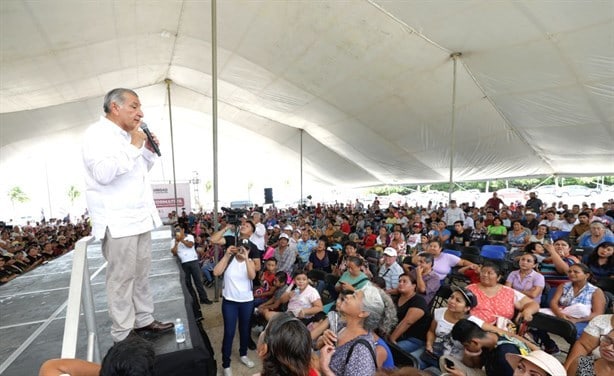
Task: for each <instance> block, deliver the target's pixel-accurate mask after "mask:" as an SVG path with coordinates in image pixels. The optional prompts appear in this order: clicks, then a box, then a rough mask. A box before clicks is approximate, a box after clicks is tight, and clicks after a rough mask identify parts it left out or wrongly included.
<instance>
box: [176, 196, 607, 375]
mask: <svg viewBox="0 0 614 376" xmlns="http://www.w3.org/2000/svg"><path fill="white" fill-rule="evenodd" d="M227 217H228V216H227V215H222V216H221V217H220V219H219V221H220V225H219V226H220V227H219V228H218V229H216V230H218V231H219V230H220V229H222V230H224V236H225V237H226V239H227V240H226V243H227V244H231V242H234V240H233V237H234V236H235V231H236V230H235V226H234V225H233V224H232V223H231V224H228V223H227V222H226V219H227ZM613 217H614V202H613V200H610V201H608V202H604V203H602V206H600V207H597V206H596V205H591V206H589V205H587V204H583V205H572V206H569V205H566V204H564V203H562V202H561V203H558V204H557V203H552V205H546V204H544V203H542V202H541V201H539V199H537V197H536V195H535V194H533V193H532V194H531V198H530V199H529V200H528V201H527V202H526V203H525V205H522V204H521V203H518V202H517V203H511V204H510V205H506V203H505V202H503V201H502V200H500V199H498V198H497V197H496V196H495V195H493V197H492V198H491V199H489V200H488V202H487V204H486V205H485V206H484V207H473V206H471V205H469V204H467V203H463V204H461V205H457V203H456V202H454V201H450V202H449V203H448V204H447V205H441V204H440V205H438V206H432V205H429V206H428V207H426V208H424V207H409V206H407V205H396V206H395V205H393V204H391V205H389V206H388V207H386V208H383V207H380V205H379V201H378V200H377V199H376V200H375V201H374V202H373V204H372V205H370V206H366V207H365V205H363V204H362V203H360V202H359V201H358V200H357V201H356V202H355V203H351V204H348V205H343V204H335V205H322V204H317V205H315V206H310V207H307V206H304V207H302V208H291V209H287V210H279V209H276V208H269V209H268V210H263V208H260V207H255V208H249V209H248V210H245V212H244V213H243V216H242V217H241V218H239V219H238V221H239V222H240V223H245V222H246V221H247V222H251V223H254V224H255V225H256V224H262V225H263V227H264V234H263V239H262V240H260V241H262V242H263V244H265V246H264V249H263V250H261V254H260V256H261V259H262V263H263V265H266V269H265V268H263V270H262V271H261V272H259V273H258V276H257V277H256V278H255V279H254V281H253V286H254V287H253V296H254V299H255V301H257V302H258V303H257V304H255V306H256V308H255V309H254V314H253V315H252V320H251V325H252V328H253V329H254V330H256V331H258V328H261V327H264V326H266V323H267V320H269V319H273V318H274V317H276V314H275V313H276V312H286V315H289V316H290V317H296V318H297V319H298V322H302V324H303V325H305V327H306V328H307V330H308V331H309V333H310V337H311V339H312V341H313V354H314V356H319V359H320V361H319V363H317V364H314V365H313V367H312V368H311V370H312V371H313V370H318V372H320V373H321V374H334V375H345V374H348V375H349V374H352V375H372V374H374V369H378V370H381V371H382V372H383V371H384V370H385V369H386V368H394V366H395V365H396V366H398V367H400V366H402V365H407V364H410V363H412V362H413V365H414V366H415V367H417V368H419V369H422V371H418V372H429V373H428V374H435V375H437V374H446V373H447V374H453V375H456V374H467V375H468V374H482V375H483V374H486V375H495V374H496V375H497V376H499V375H512V374H514V372H516V373H517V372H519V371H518V370H517V369H514V368H513V366H514V364H511V363H508V362H507V361H506V354H509V353H512V354H518V355H519V356H526V355H527V354H528V353H530V352H531V351H535V350H538V349H540V348H541V349H542V350H545V351H546V352H549V353H551V354H555V353H557V352H558V351H559V349H558V347H557V346H556V344H554V343H553V342H552V341H551V340H550V338H549V337H548V334H547V333H546V332H542V331H540V330H526V331H523V330H522V329H521V327H522V323H523V322H525V323H526V322H530V321H532V319H533V317H534V315H536V314H541V315H548V314H551V315H553V316H556V317H558V318H562V319H565V320H568V321H570V322H571V323H573V324H575V325H576V326H577V330H578V336H579V337H580V338H584V337H585V335H584V333H583V329H584V327H585V326H587V325H588V324H589V323H590V321H591V320H596V319H598V318H601V317H602V316H603V315H604V314H605V312H606V311H607V312H610V311H611V309H612V301H613V295H612V282H614V257H613V253H614V243H613V240H614V235H613V233H612V231H613V230H614V219H613ZM174 219H175V220H177V221H178V222H179V223H182V224H183V225H184V226H185V228H186V229H189V231H191V232H192V233H194V234H195V239H196V242H197V246H198V247H199V249H200V250H201V265H202V270H203V275H204V277H205V284H206V285H211V284H212V283H213V277H212V276H211V273H210V270H211V268H212V267H213V265H214V262H215V257H214V255H215V253H216V252H218V255H219V254H221V255H223V254H224V253H223V249H220V247H219V246H217V245H214V244H212V242H211V241H210V237H211V235H212V234H213V233H214V232H215V231H214V229H213V224H212V215H211V213H201V214H196V213H190V214H186V213H182V214H181V215H180V216H179V217H178V218H174ZM237 225H239V223H237ZM255 225H254V226H255ZM250 241H252V242H253V243H257V241H258V239H256V236H255V235H252V236H251V237H250ZM213 243H215V242H213ZM489 247H490V249H489V251H488V252H486V251H485V249H486V248H489ZM493 247H494V248H496V250H497V252H500V253H499V254H498V255H494V254H493V253H492V249H493ZM485 252H486V253H485ZM267 260H271V262H267ZM293 276H294V277H297V279H296V280H295V279H294V278H293ZM306 280H307V283H308V284H309V285H311V289H309V286H306V285H305V283H306ZM450 287H452V288H454V289H455V290H454V291H458V293H452V294H450ZM372 288H377V289H379V291H380V292H381V294H383V295H384V296H386V297H388V298H390V300H391V302H392V304H390V305H387V304H386V299H382V298H381V297H380V296H379V295H378V294H374V293H373V292H371V289H372ZM306 291H309V293H308V294H307V293H306ZM446 291H447V294H446ZM303 296H305V297H306V298H304V299H303ZM307 296H308V298H307ZM553 297H554V299H552V298H553ZM574 297H579V298H577V299H575V300H574ZM259 304H263V305H262V306H261V309H259V308H258V307H257V306H258V305H259ZM570 306H571V308H569V307H570ZM446 307H447V308H446ZM382 309H383V310H384V311H392V312H394V313H395V316H396V317H392V318H390V317H388V316H386V315H383V314H382ZM568 311H569V312H579V314H577V315H575V316H573V315H567V314H565V313H563V312H568ZM368 317H370V319H368ZM392 319H394V320H392ZM466 319H469V320H468V322H469V323H467V324H466V323H465V320H466ZM373 320H375V321H373ZM601 320H602V321H603V319H601ZM391 322H392V323H394V324H393V325H391ZM458 323H461V326H462V327H461V328H460V329H458V330H456V332H455V331H454V327H455V326H456V325H457V324H458ZM463 325H464V326H463ZM589 327H590V326H589ZM475 328H477V329H475ZM593 332H594V330H593V331H592V333H593ZM454 333H462V335H460V334H457V335H456V337H458V338H459V339H456V338H455V334H454ZM607 333H608V332H607V331H604V332H603V333H602V334H601V335H607ZM520 334H523V336H520ZM471 336H475V337H474V338H473V337H471ZM597 337H598V336H597ZM604 341H606V342H607V339H606V340H604ZM597 342H598V340H597ZM578 343H579V344H583V346H584V347H583V349H584V350H583V351H580V350H575V349H574V350H573V351H572V352H571V355H570V357H571V356H573V357H579V356H588V355H587V354H589V353H590V351H592V350H594V349H595V348H597V347H598V346H597V344H596V341H595V340H594V339H590V340H586V341H578ZM587 344H588V345H587ZM250 345H251V346H250V348H256V344H255V342H254V341H253V340H250ZM587 347H592V348H590V349H587ZM589 350H590V351H589ZM478 353H479V354H482V355H479V354H478ZM243 354H244V353H243V351H241V355H242V356H244V355H243ZM476 354H478V355H476ZM539 354H540V356H544V355H541V354H545V353H544V352H543V351H541V352H540V353H539ZM608 354H610V353H609V352H608ZM545 356H549V355H547V354H546V355H545ZM404 359H405V360H404ZM407 359H410V360H411V361H410V363H407ZM445 359H448V360H450V362H451V364H452V365H453V366H454V365H455V366H456V368H454V369H452V368H448V366H447V364H446V362H444V360H445ZM553 359H554V358H553ZM244 364H249V363H247V362H244ZM527 364H528V363H527ZM576 364H577V362H574V360H573V359H570V358H567V362H566V363H565V366H566V368H568V369H569V367H571V366H575V365H576ZM582 364H584V363H582ZM597 364H598V365H600V364H601V365H602V363H597ZM225 371H226V369H225ZM225 373H226V372H225ZM416 374H419V373H416Z"/></svg>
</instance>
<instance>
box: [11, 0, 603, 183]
mask: <svg viewBox="0 0 614 376" xmlns="http://www.w3.org/2000/svg"><path fill="white" fill-rule="evenodd" d="M210 8H211V4H210V1H188V0H185V1H153V0H152V1H140V0H133V1H76V0H75V1H72V0H56V1H28V0H4V1H2V2H0V11H1V14H0V16H1V18H0V25H1V26H0V28H1V29H0V38H1V44H0V53H1V59H2V60H1V61H2V63H1V67H0V78H1V82H0V83H1V87H0V148H1V149H0V165H1V164H3V163H11V161H15V160H16V159H14V158H16V156H18V155H20V153H22V152H23V150H25V148H27V146H28V145H31V143H32V142H33V141H34V140H38V141H41V140H50V139H52V138H51V137H52V136H55V135H58V134H62V135H66V136H68V137H70V136H74V137H76V136H77V135H80V134H81V133H82V132H83V130H84V129H85V127H86V126H87V125H88V124H90V123H91V122H93V121H95V120H96V119H97V118H98V117H99V116H100V115H101V113H102V96H103V95H104V94H105V93H106V92H107V91H108V90H110V89H112V88H114V87H129V88H133V89H135V90H136V91H137V92H138V93H139V95H140V96H141V101H142V103H143V104H144V105H145V106H146V120H147V122H148V123H149V124H150V128H152V129H153V130H154V131H155V132H156V133H158V134H160V135H161V137H160V138H161V140H162V145H161V149H162V151H163V153H164V158H170V153H169V152H168V151H169V150H170V137H169V134H168V109H167V108H166V106H167V103H168V100H167V91H166V84H165V82H164V80H165V79H167V78H168V79H170V80H172V84H171V86H170V87H171V93H172V107H173V113H174V114H176V116H178V118H175V117H174V119H173V123H174V126H175V130H174V132H175V135H174V137H175V144H176V146H177V148H178V151H177V153H178V156H177V159H178V161H179V162H180V163H179V164H180V165H183V166H185V170H186V171H192V170H195V169H196V167H195V166H193V165H192V164H193V163H194V161H195V160H196V159H197V155H195V151H197V150H198V153H199V154H198V160H200V162H199V163H200V164H201V167H203V166H204V167H203V168H205V169H207V170H210V168H211V162H210V161H211V158H210V154H211V152H210V149H211V120H210V116H208V114H210V111H211V57H210V56H211V32H210V30H211V17H210ZM217 22H218V72H219V81H218V82H219V111H220V112H219V117H220V119H221V120H223V121H225V122H222V123H221V124H220V139H221V147H220V153H221V155H222V156H224V155H232V154H237V153H239V154H240V153H244V152H249V153H257V152H260V154H261V155H263V158H264V159H262V161H260V162H258V164H265V165H264V166H263V168H265V169H274V168H277V161H278V160H279V159H284V160H286V161H294V162H293V164H290V165H288V166H283V165H282V167H283V168H287V169H282V170H281V171H282V173H283V174H292V176H293V177H294V180H295V181H296V180H297V179H298V178H297V177H296V174H297V167H296V166H298V164H297V163H298V162H296V161H297V160H298V158H299V156H298V151H299V134H300V130H301V129H302V130H304V133H303V151H304V158H305V159H304V163H305V166H304V168H305V169H304V173H305V174H306V175H307V176H309V177H310V178H312V179H314V180H315V181H319V182H325V183H328V184H332V185H343V186H365V185H376V184H400V183H418V182H440V181H447V180H448V178H449V172H448V169H449V163H450V157H451V156H450V129H451V124H452V120H451V119H452V87H453V82H454V72H453V60H452V59H451V58H450V55H451V54H452V53H454V52H460V53H462V56H461V57H460V59H459V60H458V63H459V64H458V69H457V81H456V93H457V94H456V112H455V115H456V116H455V129H456V137H455V149H454V155H453V158H454V179H455V180H457V181H463V180H478V179H492V178H503V177H518V176H529V175H550V174H561V175H601V174H612V173H613V171H614V153H613V150H614V148H613V146H614V2H613V1H611V0H602V1H599V0H597V1H526V2H525V1H503V0H500V1H488V0H485V1H477V0H476V1H456V0H451V1H447V0H439V1H418V0H409V1H383V0H382V1H362V0H354V1H333V0H331V1H308V0H301V1H286V2H281V1H239V0H220V1H218V21H217ZM232 124H235V125H237V126H238V128H235V127H234V126H233V125H232ZM238 129H241V132H239V131H238ZM244 130H245V131H244ZM240 133H242V134H243V136H240V135H239V134H240ZM194 135H198V137H194ZM234 137H238V139H236V138H234ZM184 142H185V143H186V144H188V145H189V148H187V147H185V146H184V145H185V144H183V143H184ZM195 142H197V143H196V144H195ZM254 144H256V146H257V149H256V151H254ZM59 145H61V144H59ZM67 145H72V141H70V142H68V141H67ZM55 146H56V147H57V146H58V145H55ZM60 147H63V146H60ZM67 147H69V146H67ZM182 149H183V150H182ZM186 149H187V150H186ZM273 149H276V150H279V151H280V152H281V154H275V159H276V162H275V164H272V163H271V164H269V165H266V163H267V160H266V155H267V154H266V151H268V150H273ZM225 153H227V154H225ZM280 156H282V157H280ZM200 158H202V159H200ZM269 162H270V161H269ZM220 164H221V168H222V169H227V170H229V169H230V170H232V167H231V166H228V165H225V164H224V159H223V157H221V158H220ZM184 175H185V176H188V175H189V172H187V173H185V172H184ZM164 178H167V179H168V171H167V172H166V173H165V174H164ZM265 185H266V184H265Z"/></svg>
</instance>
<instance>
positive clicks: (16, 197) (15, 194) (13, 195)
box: [8, 186, 30, 213]
mask: <svg viewBox="0 0 614 376" xmlns="http://www.w3.org/2000/svg"><path fill="white" fill-rule="evenodd" d="M8 196H9V199H10V200H11V204H13V213H15V202H17V203H20V204H23V203H24V202H27V201H30V198H29V197H28V195H26V193H25V192H24V191H23V190H22V189H21V188H20V187H18V186H15V187H13V188H11V189H10V190H9V192H8Z"/></svg>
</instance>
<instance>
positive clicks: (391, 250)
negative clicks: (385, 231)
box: [384, 247, 397, 257]
mask: <svg viewBox="0 0 614 376" xmlns="http://www.w3.org/2000/svg"><path fill="white" fill-rule="evenodd" d="M384 254H385V255H386V256H392V257H397V250H396V249H394V248H392V247H386V249H384Z"/></svg>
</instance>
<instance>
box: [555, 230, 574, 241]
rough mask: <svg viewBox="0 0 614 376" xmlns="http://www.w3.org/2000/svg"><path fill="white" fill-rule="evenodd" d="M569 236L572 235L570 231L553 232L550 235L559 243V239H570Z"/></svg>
mask: <svg viewBox="0 0 614 376" xmlns="http://www.w3.org/2000/svg"><path fill="white" fill-rule="evenodd" d="M569 234H570V231H552V232H551V233H550V235H551V236H552V239H554V241H557V240H559V239H568V238H569Z"/></svg>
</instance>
